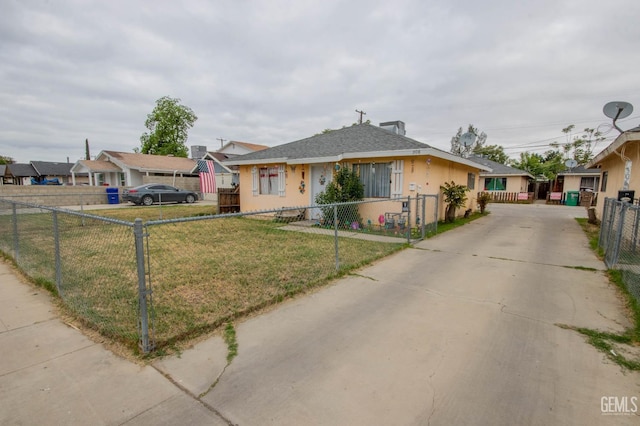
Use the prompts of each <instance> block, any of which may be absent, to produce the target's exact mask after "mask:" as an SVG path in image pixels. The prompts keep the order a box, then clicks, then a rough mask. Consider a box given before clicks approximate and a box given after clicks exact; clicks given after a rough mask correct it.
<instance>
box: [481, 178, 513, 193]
mask: <svg viewBox="0 0 640 426" xmlns="http://www.w3.org/2000/svg"><path fill="white" fill-rule="evenodd" d="M484 190H485V191H506V190H507V178H485V179H484Z"/></svg>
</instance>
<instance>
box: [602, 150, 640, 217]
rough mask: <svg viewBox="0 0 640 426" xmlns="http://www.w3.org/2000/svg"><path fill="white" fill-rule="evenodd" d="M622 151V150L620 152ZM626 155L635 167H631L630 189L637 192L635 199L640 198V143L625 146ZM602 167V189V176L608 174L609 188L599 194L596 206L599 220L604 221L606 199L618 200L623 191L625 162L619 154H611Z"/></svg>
mask: <svg viewBox="0 0 640 426" xmlns="http://www.w3.org/2000/svg"><path fill="white" fill-rule="evenodd" d="M619 151H620V150H619ZM624 155H625V157H627V158H629V159H630V160H631V161H632V162H633V165H632V167H631V179H630V180H629V189H630V190H635V191H636V193H635V197H636V198H638V197H640V141H631V142H629V143H626V144H625V145H624ZM598 164H599V165H600V170H601V171H600V189H601V188H602V174H603V173H604V172H608V177H607V188H606V190H605V191H600V192H599V193H598V200H597V204H596V215H597V217H598V219H602V210H603V207H604V199H605V198H618V191H619V190H621V189H622V186H623V184H624V165H625V162H624V160H623V159H622V158H620V156H619V155H617V154H611V155H609V156H608V157H607V158H605V159H604V160H603V161H601V162H600V163H598Z"/></svg>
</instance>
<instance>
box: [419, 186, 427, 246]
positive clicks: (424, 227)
mask: <svg viewBox="0 0 640 426" xmlns="http://www.w3.org/2000/svg"><path fill="white" fill-rule="evenodd" d="M426 222H427V194H423V195H422V224H421V225H420V234H421V235H422V239H423V240H424V238H425V237H426V236H427V235H426V234H427V225H426Z"/></svg>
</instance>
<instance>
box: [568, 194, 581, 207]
mask: <svg viewBox="0 0 640 426" xmlns="http://www.w3.org/2000/svg"><path fill="white" fill-rule="evenodd" d="M579 200H580V191H567V201H566V205H567V206H577V205H578V201H579Z"/></svg>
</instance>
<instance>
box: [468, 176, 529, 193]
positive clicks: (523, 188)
mask: <svg viewBox="0 0 640 426" xmlns="http://www.w3.org/2000/svg"><path fill="white" fill-rule="evenodd" d="M486 178H507V187H506V189H505V190H504V191H488V192H527V190H528V189H529V180H528V179H527V177H526V176H499V175H491V176H482V177H481V178H480V187H479V188H478V189H477V191H476V192H480V191H484V182H485V179H486Z"/></svg>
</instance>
